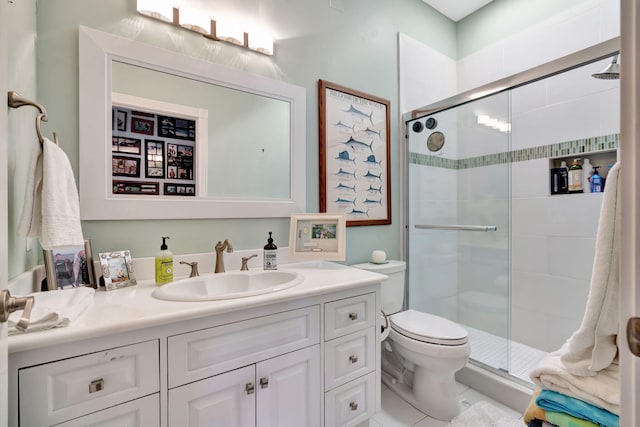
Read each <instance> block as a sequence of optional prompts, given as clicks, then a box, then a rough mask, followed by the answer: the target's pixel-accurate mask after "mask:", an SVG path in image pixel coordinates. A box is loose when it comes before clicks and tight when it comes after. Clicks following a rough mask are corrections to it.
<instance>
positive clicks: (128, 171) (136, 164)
mask: <svg viewBox="0 0 640 427" xmlns="http://www.w3.org/2000/svg"><path fill="white" fill-rule="evenodd" d="M111 174H112V175H113V176H128V177H133V178H138V177H140V158H138V157H125V156H112V158H111Z"/></svg>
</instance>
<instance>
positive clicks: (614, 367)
mask: <svg viewBox="0 0 640 427" xmlns="http://www.w3.org/2000/svg"><path fill="white" fill-rule="evenodd" d="M566 345H567V344H565V345H564V346H562V348H561V349H560V350H557V351H554V352H553V353H549V354H548V355H547V356H545V357H544V358H543V359H542V360H541V361H540V362H539V363H538V366H537V367H536V368H535V369H533V370H532V371H531V372H530V373H529V376H530V377H531V380H532V381H533V382H534V383H536V384H537V385H538V386H540V387H542V388H546V389H548V390H553V391H557V392H558V393H562V394H564V395H567V396H571V397H575V398H576V399H580V400H584V401H585V402H588V403H591V404H592V405H595V406H598V407H600V408H603V409H606V410H607V411H609V412H612V413H614V414H616V415H620V365H618V364H615V363H613V364H610V365H609V366H608V367H606V368H604V369H602V370H600V371H598V373H596V374H595V375H593V376H589V377H585V376H577V375H573V374H571V373H570V372H569V371H568V370H567V368H566V367H565V365H564V364H563V363H562V362H561V361H560V356H561V355H562V354H564V353H565V352H566Z"/></svg>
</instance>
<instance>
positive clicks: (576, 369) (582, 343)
mask: <svg viewBox="0 0 640 427" xmlns="http://www.w3.org/2000/svg"><path fill="white" fill-rule="evenodd" d="M619 170H620V164H619V163H616V164H615V165H614V166H613V167H612V168H611V170H610V171H609V174H608V175H607V183H606V186H605V190H604V195H603V198H602V207H601V209H600V219H599V222H598V233H597V236H596V253H595V258H594V261H593V270H592V272H591V287H590V289H589V296H588V298H587V307H586V310H585V313H584V317H583V319H582V324H581V325H580V328H579V329H578V330H577V331H576V332H574V333H573V335H572V336H571V337H570V338H569V339H568V340H567V343H566V345H565V346H564V348H565V352H564V353H563V354H562V355H561V357H560V359H561V361H562V363H564V366H565V367H566V368H567V370H568V371H569V372H571V373H572V374H574V375H580V376H591V375H595V374H596V373H597V372H598V371H600V370H602V369H605V368H606V367H607V366H609V365H611V363H613V362H614V361H615V360H616V357H617V354H618V346H617V344H616V339H617V335H618V316H619V312H620V311H619V310H620V305H619V302H618V296H619V291H620V268H619V263H618V257H619V252H620V242H619V234H620V197H618V173H619Z"/></svg>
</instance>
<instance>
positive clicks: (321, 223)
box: [289, 213, 347, 261]
mask: <svg viewBox="0 0 640 427" xmlns="http://www.w3.org/2000/svg"><path fill="white" fill-rule="evenodd" d="M327 225H329V226H331V227H335V238H329V239H326V238H314V237H313V230H314V227H315V226H318V227H319V228H322V229H325V228H326V226H327ZM346 240H347V219H346V216H345V215H344V214H332V213H306V214H294V215H291V223H290V224H289V259H291V260H296V261H309V260H325V261H344V260H345V259H346V255H347V253H346ZM324 243H330V244H324ZM300 246H302V247H304V249H300Z"/></svg>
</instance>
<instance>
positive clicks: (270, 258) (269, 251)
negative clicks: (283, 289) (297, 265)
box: [263, 231, 278, 270]
mask: <svg viewBox="0 0 640 427" xmlns="http://www.w3.org/2000/svg"><path fill="white" fill-rule="evenodd" d="M263 265H264V269H265V270H277V269H278V247H277V246H276V245H274V244H273V238H272V237H271V231H270V232H269V238H268V239H267V244H266V245H264V251H263Z"/></svg>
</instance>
